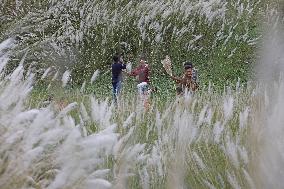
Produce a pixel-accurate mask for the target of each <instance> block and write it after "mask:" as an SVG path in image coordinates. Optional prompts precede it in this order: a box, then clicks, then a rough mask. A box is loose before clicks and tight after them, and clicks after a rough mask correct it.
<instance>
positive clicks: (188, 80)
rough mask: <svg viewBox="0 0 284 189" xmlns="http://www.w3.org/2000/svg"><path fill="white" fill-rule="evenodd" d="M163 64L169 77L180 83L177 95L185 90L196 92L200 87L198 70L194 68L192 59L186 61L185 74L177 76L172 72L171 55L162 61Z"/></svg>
mask: <svg viewBox="0 0 284 189" xmlns="http://www.w3.org/2000/svg"><path fill="white" fill-rule="evenodd" d="M162 64H163V67H164V68H165V70H166V72H167V73H168V75H169V77H170V78H171V79H173V80H174V81H176V83H177V84H178V86H177V89H176V90H177V95H182V94H184V93H185V91H188V92H195V91H196V90H197V89H198V84H197V73H196V70H193V65H192V63H191V62H190V61H188V62H185V63H184V65H183V66H184V74H183V75H182V76H180V77H176V76H174V75H173V74H172V71H171V62H170V59H169V56H166V59H165V60H163V61H162Z"/></svg>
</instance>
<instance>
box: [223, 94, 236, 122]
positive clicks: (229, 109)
mask: <svg viewBox="0 0 284 189" xmlns="http://www.w3.org/2000/svg"><path fill="white" fill-rule="evenodd" d="M223 108H224V116H225V120H229V119H230V118H231V116H232V115H233V108H234V99H233V97H228V98H226V99H225V100H224V104H223Z"/></svg>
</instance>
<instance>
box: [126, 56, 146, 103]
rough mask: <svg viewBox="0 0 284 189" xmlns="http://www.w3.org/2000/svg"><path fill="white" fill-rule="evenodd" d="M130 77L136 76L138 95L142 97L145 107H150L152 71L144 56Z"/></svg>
mask: <svg viewBox="0 0 284 189" xmlns="http://www.w3.org/2000/svg"><path fill="white" fill-rule="evenodd" d="M128 75H129V76H136V77H137V80H138V85H137V90H138V95H139V97H140V100H141V101H142V102H143V104H144V107H148V106H149V96H150V95H149V93H150V91H151V89H150V87H149V84H150V79H149V75H150V69H149V65H148V64H147V62H146V59H145V57H144V56H142V57H141V58H140V62H139V65H138V66H137V67H136V68H135V69H133V70H132V71H131V72H130V73H128Z"/></svg>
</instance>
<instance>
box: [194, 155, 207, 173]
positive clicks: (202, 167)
mask: <svg viewBox="0 0 284 189" xmlns="http://www.w3.org/2000/svg"><path fill="white" fill-rule="evenodd" d="M193 158H194V160H195V162H196V164H197V165H198V167H199V168H200V169H201V170H203V169H205V168H206V166H205V164H204V163H203V161H202V159H201V158H200V157H199V155H198V154H197V153H196V152H193Z"/></svg>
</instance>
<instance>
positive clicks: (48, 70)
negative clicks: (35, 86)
mask: <svg viewBox="0 0 284 189" xmlns="http://www.w3.org/2000/svg"><path fill="white" fill-rule="evenodd" d="M50 70H51V67H49V68H47V69H46V70H45V71H44V73H43V74H42V76H41V78H40V79H45V78H46V76H47V75H48V74H49V72H50Z"/></svg>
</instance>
